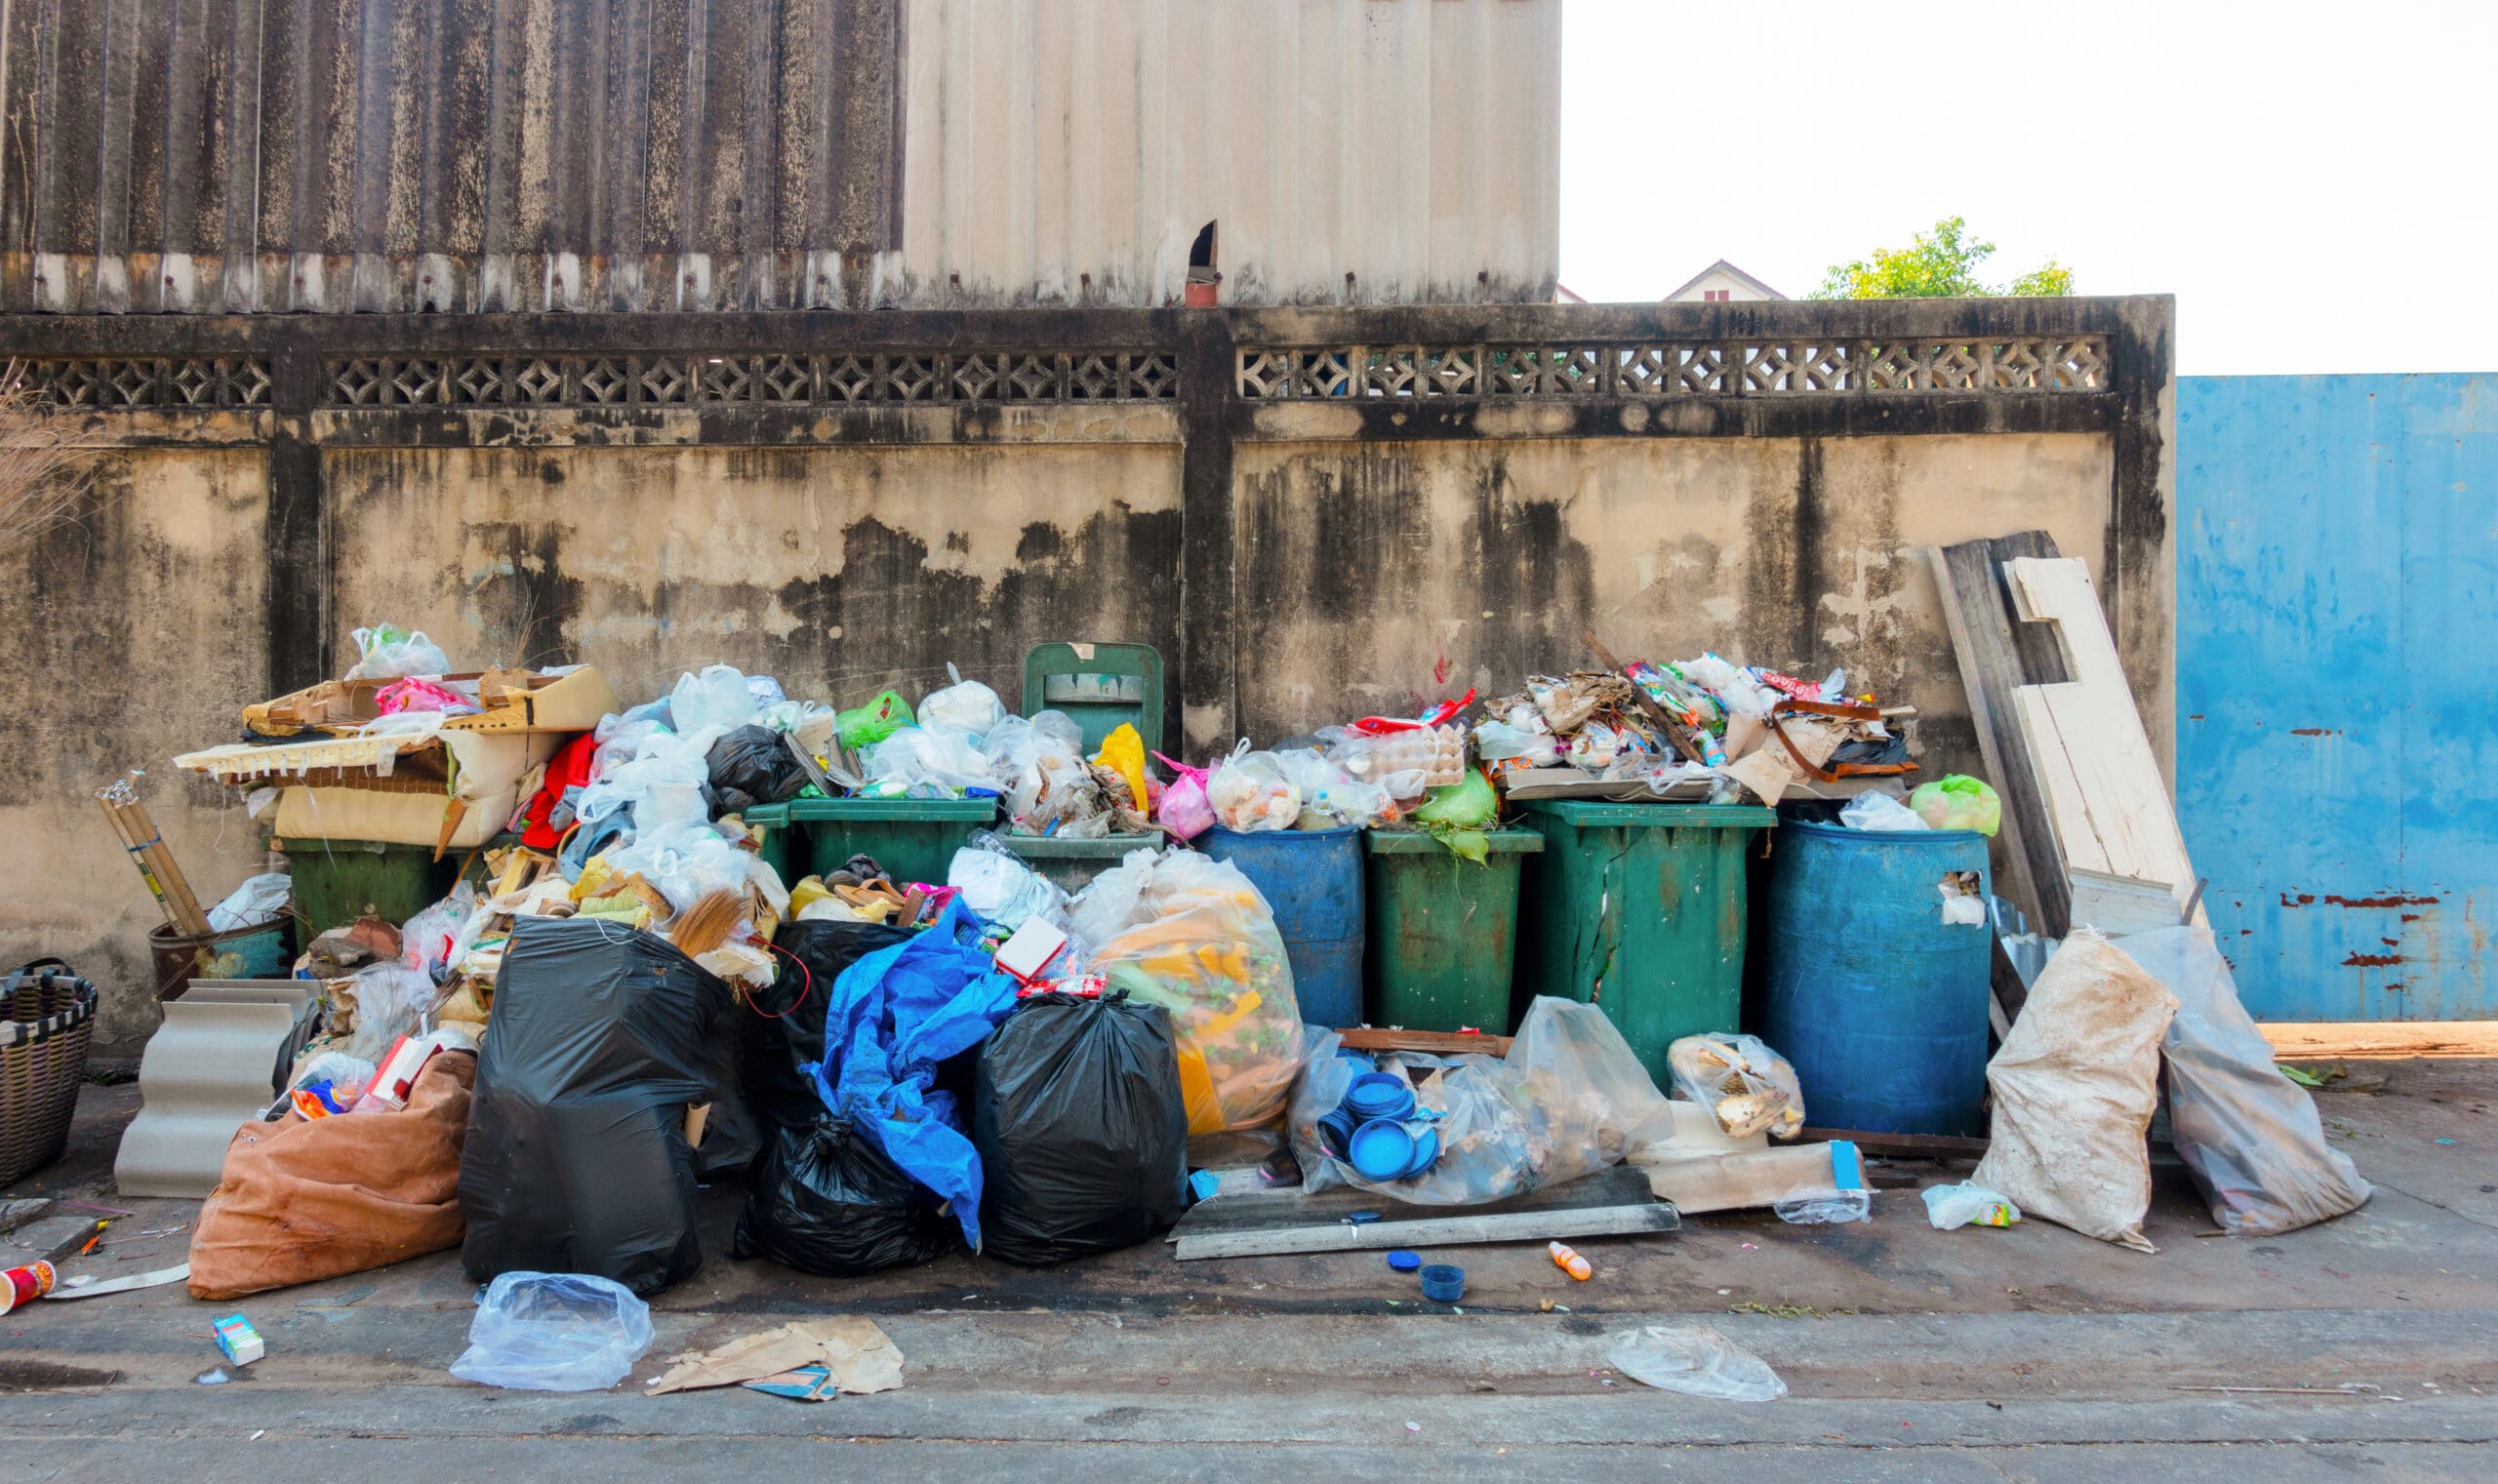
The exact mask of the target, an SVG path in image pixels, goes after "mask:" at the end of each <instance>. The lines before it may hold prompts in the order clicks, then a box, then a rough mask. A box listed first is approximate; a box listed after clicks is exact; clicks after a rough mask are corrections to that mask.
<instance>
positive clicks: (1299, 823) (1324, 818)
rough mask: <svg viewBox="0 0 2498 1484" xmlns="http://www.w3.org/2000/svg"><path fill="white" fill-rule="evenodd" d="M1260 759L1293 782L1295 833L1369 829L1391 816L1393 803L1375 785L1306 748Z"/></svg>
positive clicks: (1386, 793)
mask: <svg viewBox="0 0 2498 1484" xmlns="http://www.w3.org/2000/svg"><path fill="white" fill-rule="evenodd" d="M1262 755H1263V756H1267V757H1271V758H1273V759H1274V760H1275V766H1276V767H1277V768H1279V769H1281V770H1282V771H1283V774H1284V776H1285V777H1286V778H1288V779H1290V780H1292V784H1293V787H1294V788H1296V789H1297V790H1299V791H1300V793H1301V814H1300V816H1299V818H1297V819H1296V820H1295V821H1294V822H1293V827H1294V828H1295V829H1342V828H1345V827H1346V826H1348V825H1350V826H1353V827H1355V828H1368V827H1369V826H1370V825H1373V824H1376V823H1378V822H1380V821H1381V820H1383V819H1389V818H1391V817H1393V816H1394V814H1395V812H1396V801H1395V800H1394V799H1391V798H1390V797H1389V795H1388V790H1387V789H1386V788H1384V787H1382V786H1380V785H1379V784H1377V783H1365V782H1360V781H1358V780H1356V779H1355V778H1354V777H1353V776H1352V775H1351V774H1350V773H1347V772H1346V771H1345V770H1344V769H1342V768H1340V767H1338V766H1336V764H1334V763H1333V762H1330V761H1329V760H1328V759H1326V758H1325V757H1322V756H1320V755H1319V754H1318V753H1317V751H1315V750H1314V749H1312V748H1309V747H1288V748H1284V749H1282V750H1280V751H1275V752H1269V753H1265V754H1262Z"/></svg>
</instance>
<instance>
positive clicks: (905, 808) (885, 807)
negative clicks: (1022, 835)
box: [738, 799, 997, 828]
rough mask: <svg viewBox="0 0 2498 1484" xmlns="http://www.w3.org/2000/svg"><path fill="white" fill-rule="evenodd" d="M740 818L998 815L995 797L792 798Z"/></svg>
mask: <svg viewBox="0 0 2498 1484" xmlns="http://www.w3.org/2000/svg"><path fill="white" fill-rule="evenodd" d="M738 818H740V819H742V820H744V821H745V822H747V823H748V824H761V825H765V826H767V827H772V828H778V827H779V826H781V825H784V824H787V823H790V822H799V823H804V822H807V821H810V820H917V821H921V822H926V823H930V824H957V823H961V822H965V821H970V822H975V823H984V822H987V821H990V820H994V819H996V818H997V800H995V799H791V800H790V801H789V802H787V803H786V804H757V805H755V806H754V807H753V808H752V809H749V810H747V811H745V813H744V814H742V815H740V816H738Z"/></svg>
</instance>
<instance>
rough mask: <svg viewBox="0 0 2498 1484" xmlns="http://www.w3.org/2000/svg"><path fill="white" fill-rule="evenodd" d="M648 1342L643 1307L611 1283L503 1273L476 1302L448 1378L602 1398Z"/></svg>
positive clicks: (647, 1317)
mask: <svg viewBox="0 0 2498 1484" xmlns="http://www.w3.org/2000/svg"><path fill="white" fill-rule="evenodd" d="M652 1339H653V1335H652V1330H651V1306H650V1305H649V1304H645V1303H643V1302H642V1301H641V1300H639V1299H636V1298H634V1297H633V1294H632V1291H631V1290H630V1289H627V1288H626V1287H625V1285H624V1284H622V1283H619V1282H617V1281H616V1280H614V1279H613V1278H594V1277H591V1276H589V1275H588V1274H586V1273H569V1272H507V1273H504V1274H503V1275H501V1276H500V1277H497V1278H496V1279H495V1281H494V1282H493V1283H492V1284H490V1285H488V1287H487V1289H486V1295H485V1297H484V1298H482V1299H480V1300H478V1301H477V1315H476V1317H475V1318H473V1319H471V1320H469V1321H468V1348H466V1349H465V1350H463V1351H461V1353H460V1358H459V1359H458V1360H455V1361H453V1362H452V1363H451V1374H452V1375H454V1376H457V1377H459V1378H460V1379H461V1380H462V1381H473V1382H475V1383H476V1384H479V1385H481V1386H503V1387H504V1388H506V1389H509V1390H514V1391H604V1390H606V1389H607V1388H608V1387H610V1386H612V1385H615V1384H617V1383H618V1382H620V1381H623V1380H624V1379H625V1377H627V1376H629V1375H631V1374H632V1372H633V1363H634V1362H635V1361H637V1360H640V1359H641V1358H642V1356H643V1355H644V1354H646V1353H648V1352H649V1350H650V1348H651V1341H652Z"/></svg>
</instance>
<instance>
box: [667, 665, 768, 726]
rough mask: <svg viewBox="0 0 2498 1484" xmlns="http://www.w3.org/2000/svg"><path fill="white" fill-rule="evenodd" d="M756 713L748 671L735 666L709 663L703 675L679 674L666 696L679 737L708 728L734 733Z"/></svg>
mask: <svg viewBox="0 0 2498 1484" xmlns="http://www.w3.org/2000/svg"><path fill="white" fill-rule="evenodd" d="M755 710H756V706H755V703H754V693H753V692H752V691H751V690H748V689H747V688H746V683H745V671H743V670H740V669H739V668H738V667H737V666H735V665H732V664H706V665H705V666H704V667H703V671H702V673H701V674H685V675H679V676H677V677H676V686H675V688H674V689H673V690H671V691H669V692H668V695H667V713H668V725H669V726H670V727H672V728H673V729H674V730H675V731H676V732H677V733H678V734H679V735H687V734H691V733H695V732H700V731H702V730H703V729H704V728H705V727H717V728H719V729H720V730H721V731H723V732H734V731H736V730H737V729H738V728H740V727H742V726H745V724H746V723H747V722H750V721H752V720H754V713H755Z"/></svg>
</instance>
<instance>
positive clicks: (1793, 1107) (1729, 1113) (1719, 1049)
mask: <svg viewBox="0 0 2498 1484" xmlns="http://www.w3.org/2000/svg"><path fill="white" fill-rule="evenodd" d="M1666 1065H1667V1066H1668V1067H1670V1068H1672V1071H1673V1074H1674V1086H1676V1087H1678V1088H1680V1089H1682V1095H1683V1096H1684V1097H1686V1098H1689V1099H1690V1100H1691V1101H1692V1102H1694V1103H1699V1104H1700V1105H1701V1106H1702V1107H1705V1108H1707V1109H1709V1111H1710V1113H1711V1115H1712V1116H1713V1117H1714V1118H1716V1120H1717V1126H1718V1127H1719V1128H1720V1129H1723V1130H1724V1131H1725V1133H1726V1137H1727V1138H1729V1139H1749V1138H1751V1137H1752V1136H1753V1135H1754V1134H1763V1133H1765V1134H1767V1135H1769V1137H1771V1138H1772V1139H1793V1138H1794V1137H1795V1136H1796V1135H1798V1134H1800V1133H1802V1132H1803V1130H1804V1090H1803V1087H1802V1086H1801V1085H1800V1084H1799V1083H1797V1082H1796V1080H1795V1068H1794V1067H1793V1066H1792V1065H1790V1064H1789V1063H1788V1061H1787V1059H1786V1058H1785V1057H1782V1056H1780V1055H1779V1054H1778V1053H1777V1052H1775V1051H1772V1050H1770V1048H1769V1043H1768V1042H1766V1041H1763V1040H1762V1039H1761V1038H1760V1037H1758V1036H1746V1035H1707V1036H1683V1037H1681V1038H1680V1039H1678V1040H1676V1041H1675V1042H1674V1043H1673V1044H1672V1045H1671V1046H1668V1047H1667V1048H1666Z"/></svg>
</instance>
